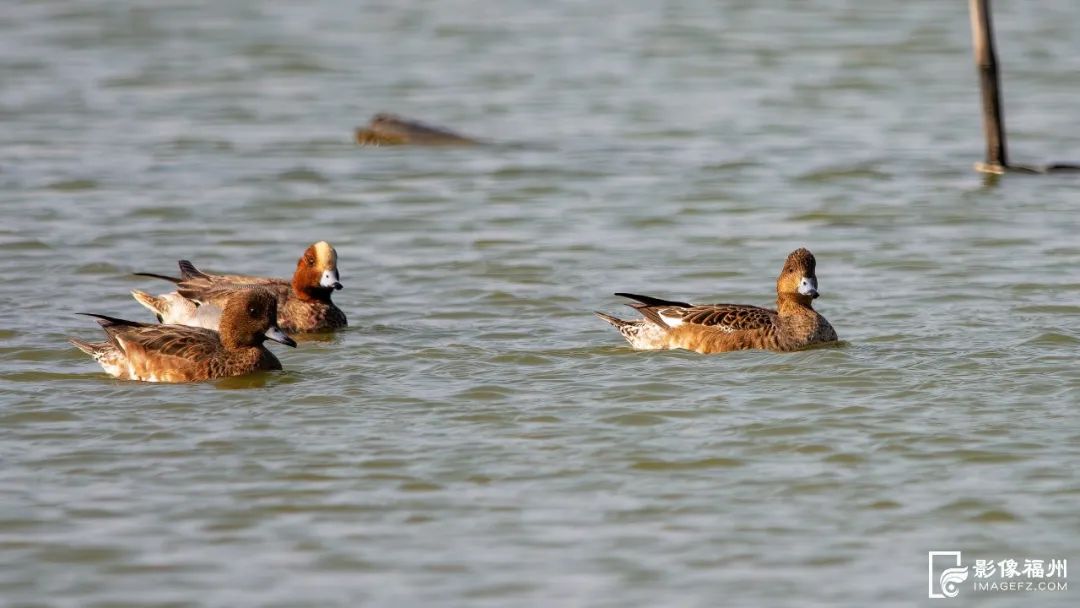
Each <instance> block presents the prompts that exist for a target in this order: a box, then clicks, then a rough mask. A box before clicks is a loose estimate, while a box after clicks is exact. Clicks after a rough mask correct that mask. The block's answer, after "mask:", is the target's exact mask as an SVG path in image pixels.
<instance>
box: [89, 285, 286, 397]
mask: <svg viewBox="0 0 1080 608" xmlns="http://www.w3.org/2000/svg"><path fill="white" fill-rule="evenodd" d="M82 314H86V315H87V316H91V317H97V318H98V323H99V324H100V325H101V327H102V328H103V329H104V330H105V334H106V335H107V336H108V338H109V339H108V341H107V342H84V341H82V340H77V339H75V338H71V343H72V344H74V345H75V346H77V347H78V348H79V350H81V351H83V352H84V353H86V354H88V355H90V356H91V357H93V358H94V359H95V360H96V361H97V362H98V363H100V364H101V367H103V368H104V369H105V371H106V372H107V373H108V374H109V375H110V376H114V377H116V378H120V379H122V380H143V381H146V382H196V381H200V380H209V379H211V378H224V377H227V376H242V375H244V374H250V373H252V372H256V371H260V370H278V369H281V362H280V361H278V359H277V357H275V356H274V354H273V353H271V352H270V351H269V350H267V349H266V347H265V346H263V341H264V340H267V339H270V340H274V341H275V342H281V343H282V344H286V345H288V346H293V347H295V346H296V342H294V341H293V340H292V338H290V337H289V336H287V335H285V334H284V333H283V332H282V331H281V329H280V328H278V326H277V302H276V301H275V297H274V294H273V293H272V292H270V291H268V290H266V289H264V288H260V287H248V288H245V289H241V290H239V291H236V292H234V293H233V294H232V295H230V296H229V299H228V301H227V302H226V303H225V307H224V310H223V311H222V313H221V324H220V327H221V329H220V331H213V330H210V329H205V328H202V327H188V326H186V325H147V324H145V323H137V322H135V321H125V320H123V319H116V318H113V317H106V316H104V315H95V314H89V313H82Z"/></svg>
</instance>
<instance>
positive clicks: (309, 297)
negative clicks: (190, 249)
mask: <svg viewBox="0 0 1080 608" xmlns="http://www.w3.org/2000/svg"><path fill="white" fill-rule="evenodd" d="M179 266H180V277H179V278H176V277H170V276H166V275H160V274H153V273H149V272H137V273H135V274H136V275H138V276H146V277H153V278H157V279H164V280H166V281H171V282H173V283H175V284H176V291H173V292H170V293H166V294H161V295H157V296H154V295H151V294H149V293H146V292H144V291H140V290H138V289H136V290H133V291H132V292H131V295H132V296H133V297H134V298H135V300H136V301H138V302H139V303H140V304H142V305H143V306H145V307H146V308H148V309H150V311H151V312H153V313H154V315H155V316H156V317H157V320H158V322H160V323H167V324H177V325H191V326H193V327H204V328H206V329H217V328H218V323H219V322H220V319H221V311H222V304H223V302H224V300H225V299H226V298H227V297H228V296H229V294H231V293H233V292H235V291H236V290H237V289H242V288H244V287H250V286H252V285H258V286H262V287H265V288H267V289H269V290H271V291H272V292H274V294H275V295H276V296H277V305H278V310H277V316H278V323H279V324H280V326H281V329H282V330H284V331H287V332H290V333H313V332H321V331H330V330H334V329H340V328H342V327H346V326H347V325H348V321H347V319H346V318H345V313H344V312H342V311H341V309H340V308H338V307H337V306H336V305H335V304H334V302H333V301H332V300H331V298H330V295H331V294H332V293H333V292H335V291H337V290H340V289H341V288H342V285H341V277H340V275H339V274H338V267H337V251H336V250H335V249H334V248H333V247H332V246H331V245H330V243H327V242H326V241H319V242H318V243H314V244H312V245H310V246H309V247H308V248H307V249H306V250H304V254H303V255H301V256H300V259H299V260H298V261H297V262H296V271H295V272H294V273H293V276H292V279H291V280H289V279H274V278H268V277H257V276H248V275H236V274H210V273H207V272H203V271H201V270H199V269H198V268H196V267H195V265H194V264H192V263H191V262H190V261H188V260H180V262H179Z"/></svg>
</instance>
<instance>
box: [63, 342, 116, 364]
mask: <svg viewBox="0 0 1080 608" xmlns="http://www.w3.org/2000/svg"><path fill="white" fill-rule="evenodd" d="M68 342H70V343H71V344H72V346H74V347H75V348H77V349H79V350H81V351H82V352H84V353H86V354H88V355H90V356H91V357H93V358H95V359H100V358H101V357H102V355H104V354H105V352H106V351H107V350H109V348H110V344H109V343H108V342H87V341H85V340H80V339H78V338H68Z"/></svg>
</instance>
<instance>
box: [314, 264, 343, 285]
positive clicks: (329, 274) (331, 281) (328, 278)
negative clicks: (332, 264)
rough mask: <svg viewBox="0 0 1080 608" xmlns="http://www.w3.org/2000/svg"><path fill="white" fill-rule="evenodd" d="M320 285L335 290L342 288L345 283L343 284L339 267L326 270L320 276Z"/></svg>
mask: <svg viewBox="0 0 1080 608" xmlns="http://www.w3.org/2000/svg"><path fill="white" fill-rule="evenodd" d="M319 286H320V287H325V288H327V289H334V290H337V289H341V288H342V287H343V285H342V284H341V277H339V276H338V271H337V269H336V268H335V269H334V270H324V271H323V273H322V277H320V278H319Z"/></svg>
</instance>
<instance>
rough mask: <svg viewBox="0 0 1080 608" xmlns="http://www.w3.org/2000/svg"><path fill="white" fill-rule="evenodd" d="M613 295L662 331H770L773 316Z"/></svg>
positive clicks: (737, 307)
mask: <svg viewBox="0 0 1080 608" xmlns="http://www.w3.org/2000/svg"><path fill="white" fill-rule="evenodd" d="M615 295H619V296H623V297H627V298H631V299H634V300H637V302H636V303H632V304H627V306H629V307H631V308H633V309H635V310H637V311H638V312H640V313H641V314H642V316H644V317H645V318H646V319H648V320H650V321H652V322H653V323H656V324H657V325H660V326H663V327H678V326H680V325H696V326H700V327H711V328H714V329H718V330H720V331H725V332H732V331H745V330H754V329H764V328H768V327H772V326H773V324H774V323H775V321H776V312H775V311H772V310H769V309H767V308H760V307H758V306H750V305H747V304H702V305H697V306H695V305H693V304H687V303H686V302H676V301H673V300H662V299H660V298H653V297H651V296H641V295H634V294H629V293H617V294H615Z"/></svg>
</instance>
